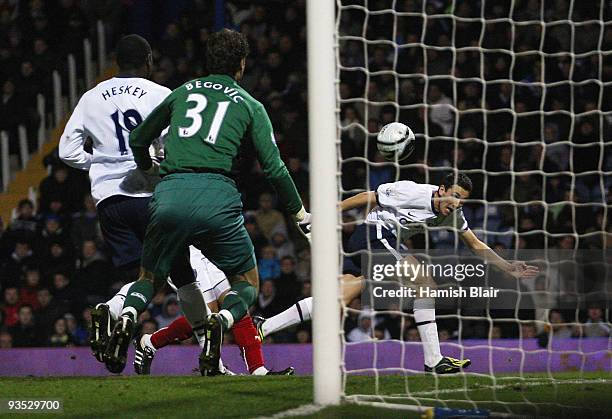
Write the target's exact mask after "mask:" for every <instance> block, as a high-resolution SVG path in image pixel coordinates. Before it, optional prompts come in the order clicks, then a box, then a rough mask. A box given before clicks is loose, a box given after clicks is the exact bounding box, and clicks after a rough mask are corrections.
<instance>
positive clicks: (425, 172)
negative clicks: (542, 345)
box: [0, 0, 612, 348]
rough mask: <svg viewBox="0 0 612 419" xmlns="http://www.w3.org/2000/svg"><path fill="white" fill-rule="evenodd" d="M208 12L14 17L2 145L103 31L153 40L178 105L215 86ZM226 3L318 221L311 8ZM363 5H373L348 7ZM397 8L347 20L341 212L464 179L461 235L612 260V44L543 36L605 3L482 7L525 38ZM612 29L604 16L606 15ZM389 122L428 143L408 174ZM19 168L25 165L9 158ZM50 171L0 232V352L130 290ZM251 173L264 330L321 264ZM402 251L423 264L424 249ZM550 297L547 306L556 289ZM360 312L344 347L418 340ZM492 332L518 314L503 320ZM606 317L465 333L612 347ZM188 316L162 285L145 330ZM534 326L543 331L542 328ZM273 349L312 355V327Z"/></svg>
mask: <svg viewBox="0 0 612 419" xmlns="http://www.w3.org/2000/svg"><path fill="white" fill-rule="evenodd" d="M214 3H215V2H214V1H207V0H180V1H172V2H170V1H160V0H156V1H138V0H132V1H128V0H107V1H96V2H92V1H87V0H81V1H77V0H59V1H56V2H45V1H41V0H29V1H19V0H0V83H1V85H2V100H1V101H0V130H6V131H8V132H9V133H10V134H11V136H15V135H16V134H15V131H16V129H17V126H18V125H19V124H26V125H27V126H28V127H29V128H30V129H31V130H33V129H34V128H33V127H35V126H36V125H37V121H36V118H37V116H36V112H35V100H34V97H35V95H36V94H37V93H43V94H45V95H48V94H49V92H50V89H51V80H50V77H51V76H50V74H51V72H52V71H53V70H54V69H57V70H59V71H62V72H64V71H65V70H66V69H65V68H63V64H61V63H63V62H65V60H64V59H63V58H65V55H66V53H68V52H73V53H76V54H82V51H81V40H82V38H83V37H84V36H87V35H88V34H91V33H92V31H93V28H94V26H95V22H96V21H97V20H99V19H101V20H102V21H103V22H104V24H105V26H106V27H107V33H108V38H109V39H108V42H109V45H114V42H115V41H116V39H117V38H118V37H119V36H120V35H122V34H125V33H133V32H136V33H139V34H141V35H143V36H145V37H146V38H147V39H148V40H149V41H150V43H151V44H152V47H153V50H154V61H155V71H154V73H153V76H152V79H153V81H155V82H157V83H160V84H162V85H165V86H167V87H169V88H171V89H173V88H176V87H178V86H180V85H181V84H182V83H184V82H185V81H188V80H190V79H193V78H195V77H199V76H202V75H205V74H206V71H205V69H206V62H205V48H206V47H205V43H206V40H207V38H208V36H209V34H210V33H211V32H212V31H213V30H214V29H213V28H214V25H215V14H214ZM225 3H226V7H225V15H224V16H223V18H224V20H225V24H226V25H227V26H229V27H234V28H236V29H239V30H241V31H242V32H243V33H244V34H246V35H247V37H248V39H249V42H250V46H251V53H250V55H249V58H248V61H247V71H246V74H245V78H244V80H243V81H242V82H241V84H242V86H243V87H245V88H246V89H247V90H248V91H249V92H250V93H252V95H253V96H254V97H255V98H257V99H258V100H260V101H261V102H262V103H264V105H265V106H266V108H267V110H268V113H269V114H270V117H271V119H272V124H273V126H274V128H275V136H276V140H277V144H278V147H279V149H280V151H281V155H282V157H283V159H284V161H285V162H286V164H287V167H288V169H289V172H290V173H291V176H292V177H293V179H294V181H295V183H296V185H297V187H298V190H299V191H300V192H301V193H302V195H303V199H304V202H305V205H306V207H308V195H307V194H308V188H309V178H308V177H309V173H308V126H307V125H308V124H307V122H308V115H307V102H306V100H307V90H306V89H307V86H306V76H307V75H306V46H305V39H306V30H305V20H304V19H305V18H304V16H305V11H304V3H305V2H304V0H291V1H282V2H281V1H266V2H263V1H260V2H258V1H243V0H235V1H226V2H225ZM353 3H354V4H360V2H358V1H355V2H349V1H344V2H342V4H343V6H349V5H350V4H353ZM387 3H388V2H385V1H370V2H369V7H370V10H381V9H384V8H386V7H388V5H387ZM394 3H395V2H394ZM396 3H397V7H396V12H400V14H396V13H390V12H389V13H381V14H372V15H370V16H368V19H367V20H366V13H364V11H363V10H362V9H359V8H355V9H353V8H350V7H346V8H343V9H342V10H341V19H340V23H339V30H340V35H341V38H340V39H339V41H340V49H339V65H340V68H341V71H340V83H339V95H340V104H341V106H340V121H341V127H342V129H341V153H342V158H343V159H344V161H343V164H342V186H343V192H344V194H345V196H350V195H351V193H353V192H357V191H360V190H364V189H370V190H374V189H375V188H376V187H377V186H378V185H380V184H382V183H386V182H391V181H395V180H398V179H410V180H415V181H417V182H429V183H436V182H437V181H439V180H440V179H441V177H442V176H443V175H444V174H446V173H448V171H449V170H451V169H452V168H455V169H458V170H461V171H464V172H466V173H468V174H469V175H470V176H471V178H472V180H473V181H474V184H475V190H474V193H473V195H472V198H474V199H475V200H476V201H474V202H473V203H469V204H466V206H465V208H464V212H465V214H466V218H467V220H468V222H469V223H470V226H471V228H472V229H473V230H475V231H476V232H477V233H478V235H479V236H481V237H482V238H483V239H485V240H486V241H487V242H488V243H489V245H491V246H492V247H494V248H496V250H503V249H515V248H518V249H530V248H532V249H534V248H560V249H567V250H572V249H601V248H604V247H606V246H607V247H608V248H609V247H610V245H611V243H610V234H609V233H610V227H609V225H608V224H609V223H608V222H607V221H606V211H605V207H606V205H610V203H611V202H610V194H609V193H608V192H609V188H610V185H611V179H610V178H609V177H605V176H603V174H602V172H604V171H608V172H609V171H610V170H612V153H610V145H604V140H609V139H610V132H611V131H610V125H611V124H612V114H611V113H610V111H611V110H612V109H611V108H610V107H611V106H612V84H610V82H611V81H612V55H609V54H607V55H604V54H602V53H601V51H602V50H610V49H612V27H610V26H607V27H604V26H603V25H600V24H598V23H585V24H584V25H580V26H575V27H571V25H570V24H569V23H561V24H557V25H553V26H546V29H545V30H544V27H543V26H542V25H541V24H540V23H539V21H540V20H543V21H545V22H551V21H558V20H566V19H571V20H572V21H576V22H588V21H590V20H592V19H595V20H596V19H599V18H600V15H599V13H600V12H602V11H601V8H599V7H598V6H597V4H599V3H598V2H591V1H584V2H575V3H572V4H573V5H574V7H573V9H572V10H569V9H568V7H569V6H568V5H569V3H568V2H550V5H549V6H550V7H547V8H546V9H545V10H544V15H541V8H540V6H539V2H537V1H533V0H515V1H514V2H513V3H514V7H513V8H512V9H511V8H510V4H511V2H510V1H496V2H487V6H486V7H485V8H484V9H483V10H484V11H483V13H484V17H485V18H486V19H497V18H503V17H510V18H512V19H514V20H516V21H521V22H523V24H521V25H511V23H510V22H509V21H503V20H497V21H495V22H486V23H484V24H483V22H482V21H480V20H470V19H466V20H461V19H453V18H451V16H449V15H443V16H441V15H442V14H443V13H450V14H454V15H455V17H458V18H471V17H480V16H481V5H480V1H456V2H451V1H443V0H437V1H429V2H427V6H426V8H425V11H426V14H427V15H428V16H427V19H424V18H423V16H420V15H419V16H416V15H410V14H403V12H418V13H420V12H421V10H422V7H423V6H422V5H421V2H419V1H411V0H407V1H398V2H396ZM451 3H454V4H456V7H455V8H454V9H452V8H451V7H450V5H451ZM511 12H512V13H513V14H512V15H510V13H511ZM602 13H604V15H605V16H604V20H606V19H610V10H609V8H607V9H606V10H604V11H603V12H602ZM217 17H218V16H217ZM606 17H607V18H606ZM366 22H367V27H365V29H364V25H365V23H366ZM574 31H575V34H574ZM573 34H574V36H572V35H573ZM345 36H351V37H362V38H363V37H364V36H365V39H367V40H368V41H370V42H367V43H366V42H364V41H365V39H361V40H355V39H354V38H351V39H346V38H342V37H345ZM376 40H378V41H380V42H372V41H376ZM384 40H387V41H389V40H390V41H394V42H396V43H397V44H399V45H400V47H397V48H396V47H394V46H393V45H392V44H391V43H389V42H384ZM541 45H542V48H540V46H541ZM451 46H452V47H455V49H452V48H450V47H451ZM474 47H480V48H474ZM570 52H572V53H574V54H576V55H570ZM79 62H80V61H79ZM80 70H81V69H79V71H80ZM395 120H399V121H402V122H404V123H406V124H408V125H409V126H410V127H411V128H412V130H413V131H414V132H415V133H416V134H417V149H416V151H415V153H414V155H413V156H412V157H411V158H410V159H409V160H408V161H407V162H405V164H404V165H403V166H401V167H399V166H397V165H395V164H392V163H386V162H384V160H383V159H382V158H381V156H380V155H379V154H378V153H377V152H376V146H375V141H374V139H375V135H376V133H377V132H378V130H379V129H380V127H381V126H382V125H384V124H385V123H388V122H391V121H395ZM330 140H331V139H330ZM11 152H12V153H17V151H16V146H15V144H13V146H12V147H11ZM373 163H374V164H373ZM44 164H45V165H47V166H48V170H49V176H48V177H47V178H46V179H44V180H43V181H42V182H41V184H40V185H39V198H38V202H31V201H29V200H27V199H24V200H23V201H22V202H21V203H20V204H19V207H18V208H17V212H16V214H17V216H16V218H15V219H13V220H4V223H3V224H0V235H1V236H0V281H1V282H0V284H1V286H0V289H1V291H2V295H1V296H0V297H1V301H0V307H1V310H0V348H6V347H11V346H13V347H27V346H68V345H86V344H87V328H88V322H89V321H90V307H91V306H92V305H94V304H96V303H98V302H101V301H105V300H106V299H107V298H108V297H109V296H111V295H112V294H113V293H114V292H116V291H117V290H118V289H119V288H120V287H121V285H122V284H124V283H125V282H128V281H130V280H132V278H130V277H129V274H127V273H125V272H121V271H118V270H116V269H115V268H114V267H113V266H112V263H111V262H110V259H109V255H108V252H107V249H106V248H105V245H104V242H103V240H102V236H101V233H100V229H99V225H98V221H97V214H96V208H95V205H94V203H93V200H92V198H91V196H90V195H89V183H88V179H87V176H86V173H82V172H79V171H77V170H74V169H71V168H68V167H67V166H65V165H63V164H62V163H61V162H60V161H59V159H58V158H57V154H56V153H55V154H54V153H52V154H50V155H48V156H47V157H46V158H45V160H44ZM237 167H239V168H240V173H241V175H240V176H238V179H237V180H238V182H239V185H240V188H241V191H242V193H243V202H244V208H245V223H246V227H247V230H248V231H249V234H250V235H251V238H252V240H253V243H254V245H255V248H256V253H257V258H258V266H259V272H260V275H261V281H262V282H261V287H260V295H259V298H258V300H257V303H256V305H255V307H254V309H253V311H254V313H255V314H258V315H262V316H264V317H270V316H272V315H274V314H277V313H279V312H280V311H282V310H284V309H286V308H288V307H290V306H291V305H292V304H294V303H295V302H296V301H297V300H299V299H302V298H305V297H309V296H310V280H311V277H310V249H309V247H308V245H307V243H305V242H304V241H302V240H301V239H298V235H297V234H296V232H295V231H293V229H292V225H291V223H290V222H289V220H288V219H287V218H286V216H285V215H284V214H283V213H282V212H281V211H279V208H278V207H277V202H276V199H275V195H274V193H273V191H272V190H271V188H270V186H269V184H268V183H267V182H266V181H265V179H264V177H263V173H262V171H261V169H260V167H259V166H258V164H257V162H256V161H255V158H254V153H253V152H252V150H249V148H248V147H247V148H246V149H245V152H244V153H243V156H242V157H241V159H240V161H239V162H238V166H237ZM485 200H486V201H487V205H483V202H484V201H485ZM363 218H364V214H363V212H358V211H354V212H351V213H347V214H344V224H343V229H342V235H343V240H347V239H348V237H349V236H350V234H351V233H352V231H353V230H354V228H355V223H356V222H358V221H360V220H363ZM485 220H486V222H485ZM487 232H488V233H487ZM491 232H495V233H497V234H491ZM606 233H607V234H606ZM456 240H457V238H456V235H455V234H453V233H452V232H451V233H446V232H436V233H432V234H431V240H429V245H430V246H432V247H436V248H448V247H454V246H455V245H456ZM606 241H607V243H606ZM407 244H408V246H409V247H413V248H423V247H424V246H425V237H424V236H423V235H420V236H415V237H413V238H412V239H411V241H410V242H409V243H407ZM330 280H333V278H330ZM576 280H577V279H576ZM540 283H541V284H543V285H542V289H546V283H545V281H544V282H542V281H540ZM350 308H351V309H350V310H349V312H348V315H347V317H346V318H345V321H344V329H345V332H346V336H347V339H348V340H351V341H360V340H367V339H372V338H379V339H388V338H393V339H402V340H407V341H408V340H418V332H417V329H416V327H415V326H414V324H413V321H412V318H411V317H410V316H409V315H407V314H408V313H402V312H401V311H399V310H398V311H397V312H395V313H391V314H384V315H382V314H377V313H375V312H371V311H368V310H367V309H364V310H362V309H363V308H364V307H362V306H361V303H360V301H359V299H356V300H355V301H353V302H352V303H351V304H350ZM471 314H472V315H476V316H486V313H485V312H484V311H483V312H472V313H471ZM491 315H492V316H493V317H500V318H504V317H511V318H512V317H514V314H513V313H507V312H502V311H501V310H500V311H499V312H492V313H491ZM605 315H606V312H605V311H603V310H602V309H601V308H600V307H596V306H593V307H591V308H589V309H588V310H587V309H585V310H570V311H567V312H564V311H553V312H551V313H550V314H549V317H548V320H549V321H550V323H551V325H549V326H548V329H546V330H542V329H541V328H538V327H536V323H529V322H524V323H522V324H521V325H520V326H519V323H516V322H510V323H509V322H500V323H499V324H497V323H495V322H494V323H491V324H493V326H490V323H489V322H488V321H482V322H471V323H467V322H464V324H463V327H462V330H463V332H462V333H463V335H462V336H463V337H479V338H486V337H492V338H501V337H518V336H519V334H521V335H522V336H523V337H525V338H527V337H535V336H537V335H541V334H542V333H545V334H546V332H548V331H550V332H551V333H553V335H554V336H560V337H571V336H608V335H609V334H610V330H609V325H608V321H607V319H606V318H605ZM178 316H180V308H179V305H178V303H177V300H176V296H175V295H174V294H173V293H171V292H170V289H169V288H167V289H165V290H162V291H160V292H159V293H158V294H157V295H156V296H155V298H154V300H153V303H152V304H151V306H150V307H149V309H148V310H147V312H145V313H144V314H143V315H142V317H141V325H142V329H143V331H146V332H152V331H154V330H156V329H157V328H160V327H164V326H167V325H168V324H169V323H170V322H172V321H173V320H174V319H176V318H177V317H178ZM521 316H522V318H524V319H526V320H530V319H534V313H533V312H526V313H525V315H524V316H523V315H521ZM566 322H571V323H575V324H573V325H567V324H565V323H566ZM439 329H440V338H441V339H442V340H447V339H455V338H457V329H458V324H457V321H456V319H455V320H452V319H451V320H448V321H444V320H443V321H441V322H439ZM268 339H269V341H271V342H272V341H273V342H300V343H306V342H309V341H310V329H309V325H302V326H300V327H297V328H293V329H290V330H288V331H286V332H281V333H278V334H276V335H274V336H272V337H269V338H268Z"/></svg>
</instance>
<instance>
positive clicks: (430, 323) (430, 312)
mask: <svg viewBox="0 0 612 419" xmlns="http://www.w3.org/2000/svg"><path fill="white" fill-rule="evenodd" d="M433 305H434V300H433V299H432V298H419V299H415V300H414V309H413V312H414V322H415V323H416V325H417V329H418V330H419V335H420V336H421V343H422V344H423V355H424V358H425V365H427V366H428V367H435V366H436V365H437V364H438V362H440V360H441V359H442V354H441V353H440V341H439V340H438V325H437V324H436V310H435V309H434V308H420V307H432V306H433Z"/></svg>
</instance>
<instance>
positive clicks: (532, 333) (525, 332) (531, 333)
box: [521, 323, 538, 339]
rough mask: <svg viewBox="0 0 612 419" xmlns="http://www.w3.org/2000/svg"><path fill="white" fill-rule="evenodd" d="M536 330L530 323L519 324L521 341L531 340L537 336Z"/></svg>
mask: <svg viewBox="0 0 612 419" xmlns="http://www.w3.org/2000/svg"><path fill="white" fill-rule="evenodd" d="M537 334H538V333H537V330H536V327H535V325H533V324H532V323H522V324H521V338H523V339H533V338H535V337H536V336H537Z"/></svg>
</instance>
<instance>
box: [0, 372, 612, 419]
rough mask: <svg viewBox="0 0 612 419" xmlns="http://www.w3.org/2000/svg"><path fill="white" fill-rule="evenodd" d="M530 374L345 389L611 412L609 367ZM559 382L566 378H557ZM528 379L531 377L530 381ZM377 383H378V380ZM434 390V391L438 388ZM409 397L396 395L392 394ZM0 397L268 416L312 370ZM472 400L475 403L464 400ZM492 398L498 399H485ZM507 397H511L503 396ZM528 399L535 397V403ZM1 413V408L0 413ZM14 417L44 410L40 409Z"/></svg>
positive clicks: (391, 379) (110, 383)
mask: <svg viewBox="0 0 612 419" xmlns="http://www.w3.org/2000/svg"><path fill="white" fill-rule="evenodd" d="M525 378H527V379H528V380H524V381H520V380H518V379H515V378H504V377H498V378H497V380H495V381H493V380H492V378H491V377H486V376H453V377H447V376H439V377H437V378H435V377H433V376H424V375H418V376H408V377H403V376H381V377H380V378H379V380H378V381H377V380H376V379H375V378H374V377H365V376H349V377H348V378H347V395H349V396H350V395H351V394H375V392H376V391H378V394H379V395H381V396H383V397H384V396H387V400H388V401H393V402H395V403H405V404H415V403H416V401H417V400H418V401H419V402H421V403H422V404H423V405H428V406H432V405H438V406H442V405H444V403H446V405H447V406H450V407H458V408H474V407H475V406H477V407H479V408H488V409H490V410H492V411H495V412H506V413H507V412H508V410H506V408H510V409H512V412H513V413H517V414H523V415H526V416H528V417H535V416H536V415H539V416H541V417H555V418H561V417H572V418H587V417H593V418H604V417H612V397H610V395H611V394H612V380H610V378H611V377H610V374H607V373H594V374H584V375H583V376H582V379H583V380H585V381H584V382H580V383H579V380H578V378H579V376H578V375H577V374H556V375H555V378H556V379H557V380H559V381H558V384H556V385H555V384H552V383H550V382H547V378H546V376H545V375H537V374H534V375H526V376H525ZM563 381H566V382H565V383H563ZM529 383H531V384H529ZM377 384H378V386H377ZM436 390H437V393H436ZM406 391H409V392H410V394H412V395H414V396H415V399H413V400H409V399H405V398H404V399H402V400H398V399H397V398H396V397H394V395H405V394H407V393H406ZM0 395H1V396H0V398H3V399H19V398H46V399H50V398H53V399H57V398H60V399H62V400H63V403H64V410H63V413H62V414H60V415H58V414H53V416H55V417H60V416H61V417H65V418H171V417H206V416H207V417H214V418H218V417H240V418H246V417H258V416H271V415H273V414H275V413H278V412H282V411H285V410H288V409H292V408H296V407H298V406H301V405H304V404H309V403H311V402H312V377H214V378H204V377H199V376H189V377H159V376H158V377H99V378H87V377H80V378H77V377H65V378H63V377H56V378H33V377H28V378H0ZM466 400H472V401H473V402H466ZM491 400H496V402H491ZM504 402H510V403H506V404H505V403H504ZM533 403H538V406H539V410H537V409H536V408H535V407H534V404H533ZM0 416H3V415H0ZM14 416H15V417H19V418H23V417H26V416H33V417H41V416H48V415H46V414H42V413H36V414H31V415H26V414H19V415H14ZM310 417H317V418H336V417H350V418H354V417H370V418H390V417H404V418H405V417H415V418H416V417H419V414H417V413H412V412H406V411H399V410H393V409H381V408H375V407H367V406H357V405H354V404H351V403H346V404H343V405H341V406H339V407H333V408H327V409H324V410H322V411H319V412H317V413H315V414H313V415H311V416H310Z"/></svg>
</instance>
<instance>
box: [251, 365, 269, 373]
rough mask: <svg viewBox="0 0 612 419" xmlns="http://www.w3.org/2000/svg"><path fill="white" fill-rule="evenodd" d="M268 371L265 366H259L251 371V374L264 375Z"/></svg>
mask: <svg viewBox="0 0 612 419" xmlns="http://www.w3.org/2000/svg"><path fill="white" fill-rule="evenodd" d="M267 373H268V369H267V368H266V367H263V366H262V367H259V368H257V369H256V370H255V371H253V372H252V373H251V375H266V374H267Z"/></svg>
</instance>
